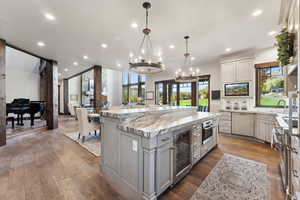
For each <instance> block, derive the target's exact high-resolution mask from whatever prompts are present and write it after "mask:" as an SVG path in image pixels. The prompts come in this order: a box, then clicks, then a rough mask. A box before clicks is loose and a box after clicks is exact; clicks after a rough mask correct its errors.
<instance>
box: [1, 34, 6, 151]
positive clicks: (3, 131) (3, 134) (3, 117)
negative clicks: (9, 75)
mask: <svg viewBox="0 0 300 200" xmlns="http://www.w3.org/2000/svg"><path fill="white" fill-rule="evenodd" d="M5 46H6V45H5V41H4V40H2V39H0V146H3V145H5V144H6V87H5V85H6V65H5Z"/></svg>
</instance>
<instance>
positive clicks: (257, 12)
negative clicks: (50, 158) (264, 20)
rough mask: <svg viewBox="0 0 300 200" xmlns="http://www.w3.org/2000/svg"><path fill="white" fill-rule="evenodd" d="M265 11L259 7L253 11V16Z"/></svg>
mask: <svg viewBox="0 0 300 200" xmlns="http://www.w3.org/2000/svg"><path fill="white" fill-rule="evenodd" d="M262 13H263V10H260V9H257V10H254V11H253V12H252V16H254V17H257V16H259V15H261V14H262Z"/></svg>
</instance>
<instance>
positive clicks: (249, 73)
mask: <svg viewBox="0 0 300 200" xmlns="http://www.w3.org/2000/svg"><path fill="white" fill-rule="evenodd" d="M253 72H254V66H253V63H252V61H251V60H241V61H238V62H237V63H236V80H237V81H252V80H253V77H254V74H253Z"/></svg>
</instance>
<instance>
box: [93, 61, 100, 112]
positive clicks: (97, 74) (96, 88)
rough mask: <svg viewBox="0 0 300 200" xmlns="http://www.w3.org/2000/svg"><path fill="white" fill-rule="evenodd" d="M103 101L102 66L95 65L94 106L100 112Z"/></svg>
mask: <svg viewBox="0 0 300 200" xmlns="http://www.w3.org/2000/svg"><path fill="white" fill-rule="evenodd" d="M101 103H102V67H101V66H99V65H95V66H94V107H95V111H96V112H99V111H100V109H101Z"/></svg>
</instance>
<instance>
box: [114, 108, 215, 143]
mask: <svg viewBox="0 0 300 200" xmlns="http://www.w3.org/2000/svg"><path fill="white" fill-rule="evenodd" d="M217 116H218V114H213V113H205V112H196V111H177V112H168V113H147V114H145V115H144V116H142V117H139V118H136V119H133V120H129V121H125V122H124V123H121V124H120V125H118V128H119V129H121V130H123V131H125V132H129V133H133V134H137V135H141V136H143V137H147V138H151V137H155V136H157V135H160V134H164V133H167V132H171V131H173V130H176V129H178V128H181V127H186V126H193V125H196V124H199V122H202V121H204V120H208V119H213V118H216V117H217Z"/></svg>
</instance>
